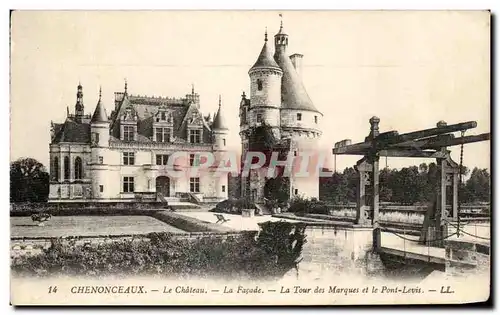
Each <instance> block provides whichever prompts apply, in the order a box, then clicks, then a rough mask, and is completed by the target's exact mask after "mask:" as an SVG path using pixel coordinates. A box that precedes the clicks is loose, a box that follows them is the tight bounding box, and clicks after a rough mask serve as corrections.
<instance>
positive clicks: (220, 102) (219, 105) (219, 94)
mask: <svg viewBox="0 0 500 315" xmlns="http://www.w3.org/2000/svg"><path fill="white" fill-rule="evenodd" d="M220 106H221V98H220V94H219V108H220Z"/></svg>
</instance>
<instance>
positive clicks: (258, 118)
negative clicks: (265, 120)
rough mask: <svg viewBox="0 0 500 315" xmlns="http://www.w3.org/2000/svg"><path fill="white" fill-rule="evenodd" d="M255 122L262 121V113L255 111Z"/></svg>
mask: <svg viewBox="0 0 500 315" xmlns="http://www.w3.org/2000/svg"><path fill="white" fill-rule="evenodd" d="M257 122H258V123H261V122H262V114H261V113H257Z"/></svg>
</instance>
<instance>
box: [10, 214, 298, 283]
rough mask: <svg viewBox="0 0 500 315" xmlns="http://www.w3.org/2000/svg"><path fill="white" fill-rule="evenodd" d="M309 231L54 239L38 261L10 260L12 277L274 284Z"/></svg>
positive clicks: (270, 226) (277, 227)
mask: <svg viewBox="0 0 500 315" xmlns="http://www.w3.org/2000/svg"><path fill="white" fill-rule="evenodd" d="M304 230H305V228H304V227H303V226H299V225H293V224H291V223H285V222H268V223H266V224H264V225H263V230H262V232H261V235H260V236H259V237H258V239H256V238H255V237H253V234H249V233H242V236H241V237H227V238H226V239H221V238H220V237H214V236H210V237H203V238H199V239H178V238H174V237H173V236H172V234H169V233H151V234H148V235H147V236H146V238H142V239H137V240H135V241H132V240H120V241H116V242H112V243H101V244H98V245H95V246H92V245H91V246H85V245H76V243H75V242H67V241H65V242H63V241H61V239H53V240H52V243H51V246H50V247H49V248H47V249H44V250H43V252H42V254H40V255H36V256H21V257H16V258H13V259H12V261H11V269H12V272H13V273H14V274H16V275H21V276H22V275H27V276H33V275H35V276H39V277H44V276H51V277H52V276H57V275H70V276H92V277H104V276H109V275H113V276H117V275H118V276H131V275H132V276H133V275H161V276H165V277H169V278H182V279H185V278H197V279H199V278H207V277H212V278H225V279H270V278H271V279H276V278H280V277H282V276H283V275H284V274H285V273H286V272H287V271H288V270H290V269H291V268H293V267H296V265H297V263H298V257H300V255H301V252H302V246H303V244H304V243H305V236H304Z"/></svg>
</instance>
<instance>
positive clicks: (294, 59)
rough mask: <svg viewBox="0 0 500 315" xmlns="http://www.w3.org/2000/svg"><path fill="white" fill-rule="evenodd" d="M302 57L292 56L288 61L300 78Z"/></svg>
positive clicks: (298, 55)
mask: <svg viewBox="0 0 500 315" xmlns="http://www.w3.org/2000/svg"><path fill="white" fill-rule="evenodd" d="M303 57H304V55H301V54H293V55H291V56H290V60H292V64H293V67H294V68H295V71H297V74H298V75H299V77H300V76H302V58H303Z"/></svg>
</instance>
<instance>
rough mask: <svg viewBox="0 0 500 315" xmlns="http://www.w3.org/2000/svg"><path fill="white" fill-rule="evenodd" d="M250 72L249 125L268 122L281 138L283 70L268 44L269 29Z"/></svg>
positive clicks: (255, 125)
mask: <svg viewBox="0 0 500 315" xmlns="http://www.w3.org/2000/svg"><path fill="white" fill-rule="evenodd" d="M248 74H249V76H250V107H249V109H248V113H247V114H248V116H247V120H248V126H249V127H250V128H251V127H258V126H260V125H262V124H266V125H268V126H270V127H273V129H275V130H274V131H275V132H276V133H277V134H276V136H277V137H278V138H279V126H280V107H281V77H282V76H283V71H282V70H281V68H280V67H279V66H278V64H277V63H276V61H275V60H274V58H273V55H272V53H271V50H270V48H269V46H268V45H267V30H266V33H265V38H264V46H263V47H262V50H261V52H260V55H259V57H258V58H257V61H256V62H255V64H254V65H253V66H252V68H250V70H249V71H248Z"/></svg>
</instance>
